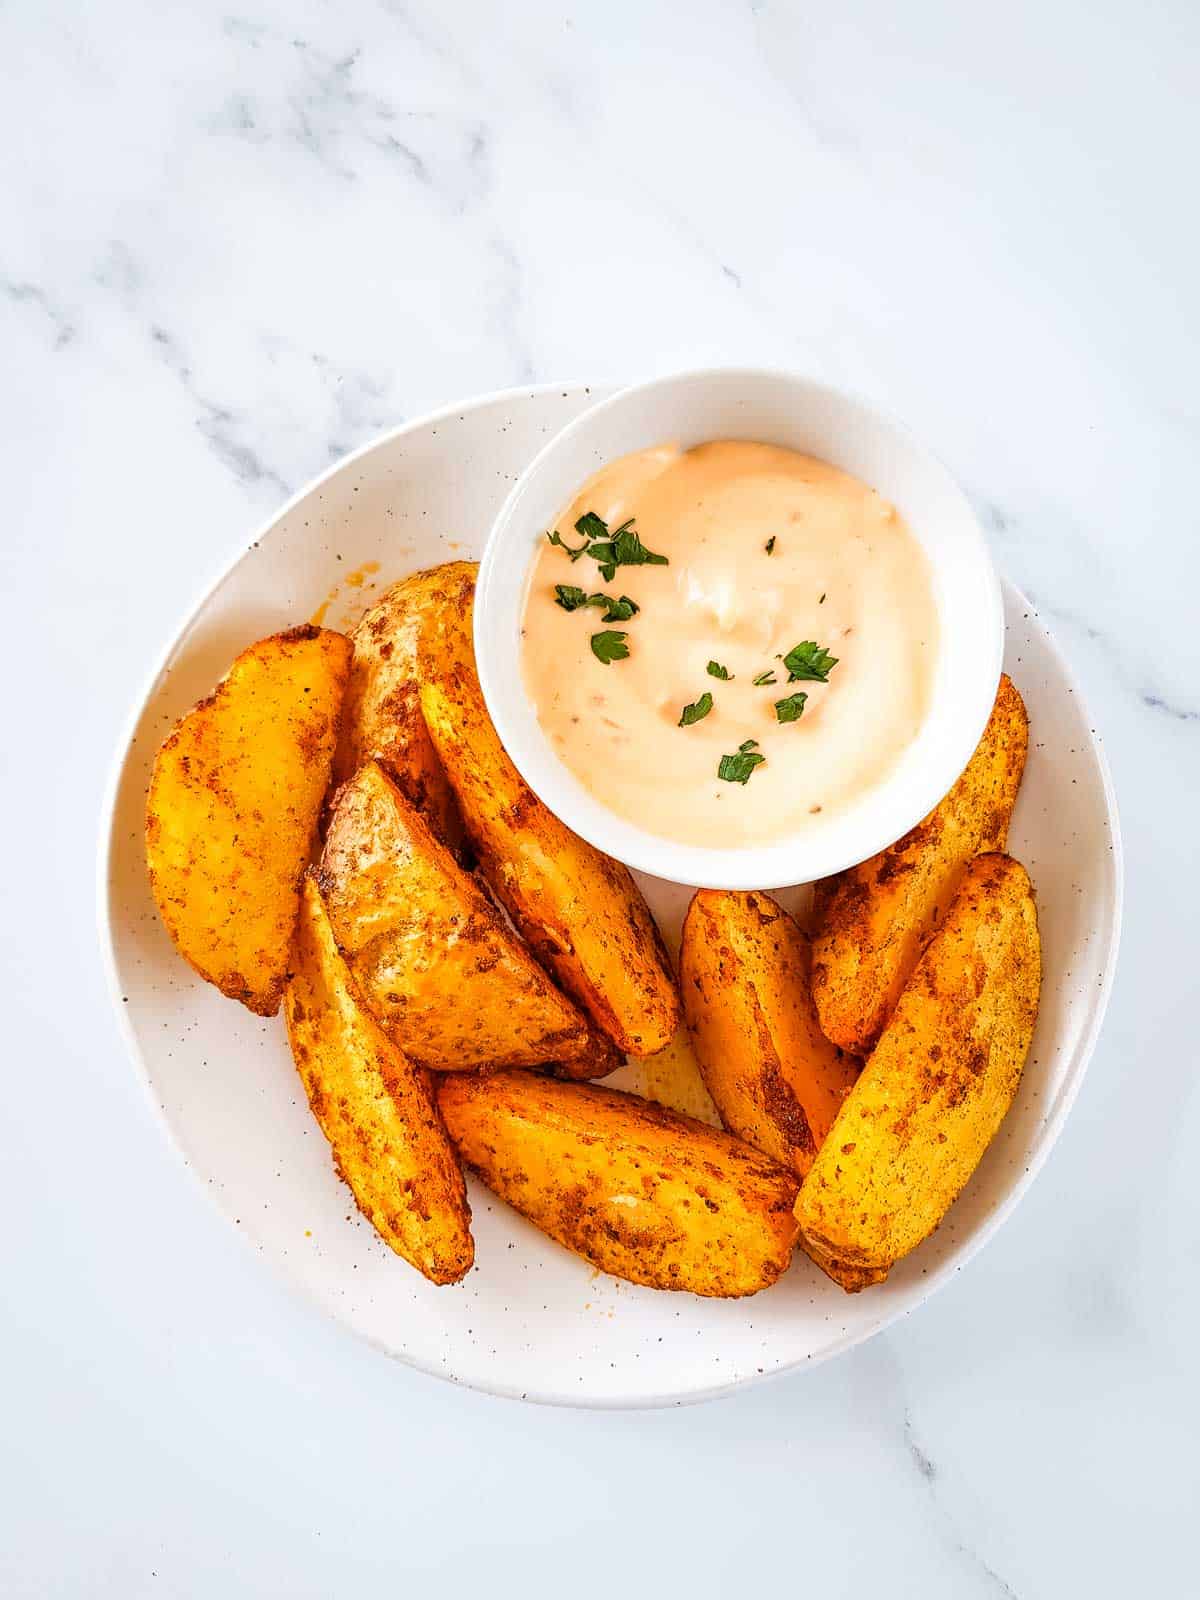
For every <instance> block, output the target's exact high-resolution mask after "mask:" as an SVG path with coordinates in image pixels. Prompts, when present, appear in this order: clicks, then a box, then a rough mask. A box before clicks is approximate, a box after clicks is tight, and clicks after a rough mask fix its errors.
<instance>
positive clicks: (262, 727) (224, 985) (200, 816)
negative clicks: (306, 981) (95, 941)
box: [146, 627, 350, 1017]
mask: <svg viewBox="0 0 1200 1600" xmlns="http://www.w3.org/2000/svg"><path fill="white" fill-rule="evenodd" d="M349 664H350V642H349V640H348V639H344V638H343V637H342V636H341V634H340V633H331V632H330V631H329V630H328V629H325V628H314V627H304V628H291V629H289V630H288V631H287V632H286V633H276V634H272V635H271V637H270V638H269V639H261V640H260V641H259V642H258V643H257V644H254V645H251V646H250V648H249V649H248V650H244V651H243V652H242V654H241V655H240V656H238V658H237V660H236V661H235V662H234V663H233V666H232V667H230V669H229V671H228V673H227V674H226V676H225V677H224V678H223V679H222V680H221V682H220V683H219V684H218V685H217V688H216V690H215V691H214V693H213V694H211V695H210V696H209V697H208V699H207V700H202V701H201V702H200V704H199V705H198V706H196V707H195V709H194V710H192V711H189V712H188V714H187V716H186V717H184V719H183V721H182V722H181V723H180V724H179V725H178V727H177V728H176V729H175V731H174V732H173V733H172V734H171V735H170V737H169V738H168V739H167V741H166V743H165V744H164V745H163V746H162V748H161V750H159V752H158V755H157V757H156V758H155V762H154V773H153V776H152V777H151V780H150V792H149V795H148V796H147V801H146V860H147V863H148V865H149V868H150V882H151V885H152V886H153V889H154V898H155V900H156V901H157V902H158V909H159V914H160V915H161V917H162V919H163V922H164V923H165V924H166V927H167V931H168V933H169V934H170V935H171V938H172V939H173V940H174V941H175V944H176V946H177V948H178V950H179V953H180V954H181V955H182V956H184V957H185V958H186V959H187V960H188V961H190V962H191V964H192V966H193V967H195V969H196V971H197V972H198V973H199V974H200V976H201V977H202V978H207V979H208V981H209V982H210V983H215V984H216V986H217V988H218V989H220V990H221V992H222V994H227V995H229V996H230V998H231V999H234V1000H240V1001H241V1002H242V1004H243V1005H245V1006H248V1007H249V1008H250V1010H251V1011H257V1012H258V1013H259V1014H260V1015H262V1016H264V1017H270V1016H274V1014H275V1013H276V1012H277V1011H278V1010H279V1001H280V999H281V997H282V995H283V987H284V984H285V982H286V981H287V972H288V954H289V949H290V946H291V941H292V928H293V926H294V924H295V921H296V912H297V909H298V907H299V904H300V877H301V874H302V873H303V871H304V868H305V866H306V865H307V863H308V858H309V852H310V850H311V848H312V843H313V834H314V830H315V828H316V821H317V814H318V812H319V810H320V806H321V800H322V797H323V795H324V793H325V787H326V784H327V783H328V781H329V768H330V762H331V760H332V758H333V751H334V745H335V742H336V739H337V726H338V714H339V709H340V706H341V701H342V693H343V690H344V689H345V686H346V673H347V671H348V669H349Z"/></svg>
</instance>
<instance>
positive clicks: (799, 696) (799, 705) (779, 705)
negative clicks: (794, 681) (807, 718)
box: [775, 689, 808, 722]
mask: <svg viewBox="0 0 1200 1600" xmlns="http://www.w3.org/2000/svg"><path fill="white" fill-rule="evenodd" d="M807 699H808V696H807V695H806V694H805V692H804V690H803V689H798V690H797V691H796V693H795V694H790V695H788V697H787V699H786V700H776V702H775V715H776V716H777V717H778V719H779V721H780V722H799V720H800V716H801V714H802V712H803V711H804V702H805V701H806V700H807Z"/></svg>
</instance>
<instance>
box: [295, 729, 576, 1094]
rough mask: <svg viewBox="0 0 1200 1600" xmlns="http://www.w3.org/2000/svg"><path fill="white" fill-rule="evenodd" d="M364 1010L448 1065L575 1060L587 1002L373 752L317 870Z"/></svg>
mask: <svg viewBox="0 0 1200 1600" xmlns="http://www.w3.org/2000/svg"><path fill="white" fill-rule="evenodd" d="M318 882H319V884H320V888H321V893H322V895H323V897H324V900H325V904H326V907H327V909H328V911H329V920H330V923H331V925H332V927H333V934H334V938H335V939H336V940H337V944H338V948H339V950H341V952H342V954H343V955H344V956H345V957H346V960H347V962H348V963H349V966H350V970H351V972H352V973H353V975H354V979H355V982H356V984H357V985H358V988H359V992H360V994H361V996H362V998H363V1001H364V1002H365V1004H366V1006H367V1008H368V1010H370V1011H371V1012H372V1014H373V1015H374V1017H375V1018H376V1020H377V1021H378V1022H379V1023H380V1024H381V1025H382V1027H383V1029H384V1031H385V1032H386V1033H387V1034H388V1036H389V1037H390V1038H392V1039H393V1040H394V1041H395V1042H396V1043H397V1044H398V1045H399V1046H400V1048H401V1049H402V1050H403V1051H404V1052H405V1054H406V1055H407V1056H408V1057H409V1058H410V1060H412V1061H414V1062H415V1063H416V1064H417V1065H418V1066H422V1067H435V1068H437V1069H438V1070H439V1071H442V1072H454V1071H463V1070H467V1069H471V1068H475V1067H495V1066H535V1065H537V1064H539V1063H542V1062H549V1061H553V1062H567V1061H574V1060H577V1059H578V1058H579V1057H580V1056H581V1055H582V1054H583V1053H584V1051H585V1050H586V1049H587V1047H588V1028H587V1023H586V1019H585V1018H584V1016H583V1014H582V1012H580V1011H579V1010H578V1008H577V1007H576V1006H574V1005H573V1004H572V1003H571V1001H570V1000H568V999H567V998H566V996H565V995H562V994H560V993H559V992H558V990H557V989H556V988H555V987H554V985H553V984H552V983H551V982H550V980H549V978H548V977H547V976H546V974H545V973H544V972H543V971H542V969H541V968H540V967H539V966H538V964H537V963H536V962H535V961H534V959H533V957H532V956H531V955H530V954H529V952H528V950H526V948H525V946H524V945H523V944H522V943H521V941H520V940H519V939H518V938H517V937H516V935H515V934H513V933H512V931H511V930H510V929H509V928H508V926H507V925H506V924H505V923H504V922H503V920H502V919H501V917H500V915H499V913H498V912H497V911H496V909H495V907H494V906H493V905H492V904H491V902H490V901H489V900H488V899H487V897H486V896H485V895H484V893H483V890H482V889H481V888H480V887H479V885H478V884H477V883H476V882H475V880H474V878H472V877H471V875H470V874H469V873H467V872H464V871H463V869H462V867H460V866H459V864H458V863H457V862H456V861H455V859H454V857H453V856H452V855H451V854H450V851H449V850H448V849H447V848H446V846H445V845H444V844H442V843H441V841H440V840H439V839H437V838H435V837H434V835H433V833H432V831H431V829H430V827H429V824H428V823H427V822H426V820H425V818H424V817H423V816H422V815H421V813H420V812H419V811H418V810H417V809H416V808H415V807H414V806H413V805H412V804H410V802H409V801H407V800H406V799H405V798H404V796H403V795H402V794H401V793H400V790H399V789H398V788H397V787H396V785H395V784H394V783H393V782H392V780H391V779H390V778H389V777H388V776H387V775H386V773H385V772H384V771H383V768H382V767H381V766H379V765H378V763H377V762H374V761H369V762H368V763H367V764H366V766H364V767H362V768H361V769H360V770H359V771H358V772H357V773H356V774H355V776H354V777H353V778H352V779H351V780H350V782H349V783H346V784H343V785H342V787H341V789H339V790H338V793H337V795H336V796H335V798H334V802H333V807H332V810H331V813H330V819H329V828H328V831H327V832H326V835H325V848H324V851H323V852H322V855H321V865H320V870H319V874H318Z"/></svg>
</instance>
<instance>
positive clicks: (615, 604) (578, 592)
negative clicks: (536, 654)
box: [554, 583, 641, 622]
mask: <svg viewBox="0 0 1200 1600" xmlns="http://www.w3.org/2000/svg"><path fill="white" fill-rule="evenodd" d="M554 598H555V600H556V601H557V603H558V604H559V605H560V606H561V607H562V608H563V610H564V611H578V610H579V608H580V606H598V607H600V608H601V609H602V610H603V612H604V616H603V617H602V619H601V620H602V621H603V622H628V621H629V619H630V617H636V616H637V614H638V612H639V611H640V610H641V607H640V606H639V605H638V603H637V601H636V600H631V599H630V598H629V596H628V595H627V594H623V595H622V596H621V598H620V599H619V600H614V599H613V597H612V595H610V594H588V592H587V590H586V589H577V588H576V587H575V585H574V584H573V583H556V584H555V585H554Z"/></svg>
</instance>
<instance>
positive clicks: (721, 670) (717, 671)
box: [707, 661, 733, 683]
mask: <svg viewBox="0 0 1200 1600" xmlns="http://www.w3.org/2000/svg"><path fill="white" fill-rule="evenodd" d="M707 671H708V675H709V677H710V678H720V680H721V682H722V683H730V682H731V681H732V679H733V673H732V672H730V670H729V668H728V667H723V666H722V665H721V663H720V662H719V661H710V662H709V663H708V668H707Z"/></svg>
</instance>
